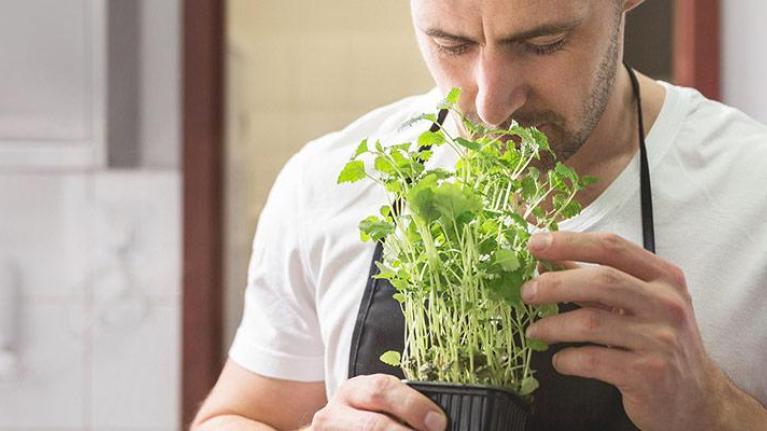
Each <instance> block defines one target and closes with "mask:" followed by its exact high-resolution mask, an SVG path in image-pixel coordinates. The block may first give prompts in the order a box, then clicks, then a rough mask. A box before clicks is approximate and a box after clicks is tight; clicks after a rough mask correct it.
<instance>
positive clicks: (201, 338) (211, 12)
mask: <svg viewBox="0 0 767 431" xmlns="http://www.w3.org/2000/svg"><path fill="white" fill-rule="evenodd" d="M225 3H226V1H225V0H183V1H182V8H183V10H182V14H181V15H182V17H183V18H182V19H183V23H182V29H183V30H182V33H183V36H182V37H183V48H182V55H183V60H182V65H183V68H182V74H183V77H182V81H183V95H182V100H183V102H182V109H183V115H182V116H183V119H182V123H183V138H182V139H183V148H182V160H183V162H182V163H183V172H182V178H183V180H182V182H183V185H182V188H183V191H182V194H183V215H182V218H183V228H182V232H183V237H182V238H183V240H182V241H183V251H182V253H183V261H182V274H183V275H182V283H183V285H182V337H181V338H182V346H181V352H182V353H181V412H180V414H181V424H182V429H187V428H188V426H189V423H190V422H191V421H192V419H193V418H194V414H195V413H196V411H197V409H198V408H199V405H200V403H201V402H202V401H203V400H204V399H205V397H206V396H207V394H208V392H209V391H210V389H211V388H212V387H213V385H214V383H215V382H216V379H217V378H218V375H219V373H220V372H221V366H222V363H223V358H222V346H223V345H222V337H223V293H222V290H223V288H224V284H223V258H222V256H223V240H224V238H223V233H224V230H223V222H224V217H223V194H224V187H223V181H224V177H223V170H224V166H223V161H224V118H225V117H224V115H225V113H224V106H225V105H224V66H225V65H224V36H225V27H224V7H225Z"/></svg>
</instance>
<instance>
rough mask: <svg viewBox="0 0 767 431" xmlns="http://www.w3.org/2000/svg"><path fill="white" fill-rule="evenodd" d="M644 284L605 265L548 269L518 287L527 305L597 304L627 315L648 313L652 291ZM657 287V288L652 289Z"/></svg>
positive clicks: (651, 306)
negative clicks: (624, 312) (553, 270)
mask: <svg viewBox="0 0 767 431" xmlns="http://www.w3.org/2000/svg"><path fill="white" fill-rule="evenodd" d="M645 285H646V283H645V282H643V281H641V280H638V279H636V278H634V277H632V276H631V275H629V274H626V273H623V272H620V271H618V270H617V269H615V268H611V267H608V266H584V267H580V268H577V269H570V270H567V271H559V272H548V273H545V274H541V275H540V276H538V277H537V278H535V279H533V280H531V281H529V282H527V283H525V284H524V285H523V286H522V300H523V301H525V302H526V303H527V304H535V305H540V304H558V303H563V302H575V303H597V304H602V306H603V307H604V308H608V309H616V310H618V309H623V310H626V311H627V312H628V313H630V314H637V315H652V314H653V313H654V311H653V303H654V300H653V298H652V294H653V290H651V289H648V288H646V287H645ZM656 290H657V289H656Z"/></svg>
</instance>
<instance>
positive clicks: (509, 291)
mask: <svg viewBox="0 0 767 431" xmlns="http://www.w3.org/2000/svg"><path fill="white" fill-rule="evenodd" d="M523 275H524V274H523V271H521V270H517V271H514V272H502V273H501V274H500V277H498V278H495V279H492V280H490V281H489V282H488V283H487V284H486V286H487V287H488V288H489V289H490V292H491V294H492V295H493V296H494V297H495V298H496V299H500V300H502V301H504V302H506V303H507V304H509V305H511V306H513V307H518V306H521V305H522V296H521V294H520V289H521V287H522V283H523V282H524V277H523Z"/></svg>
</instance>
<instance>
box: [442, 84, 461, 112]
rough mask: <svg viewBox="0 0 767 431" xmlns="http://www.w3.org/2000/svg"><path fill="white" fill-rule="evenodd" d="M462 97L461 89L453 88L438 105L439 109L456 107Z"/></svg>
mask: <svg viewBox="0 0 767 431" xmlns="http://www.w3.org/2000/svg"><path fill="white" fill-rule="evenodd" d="M460 98H461V89H460V88H453V89H451V90H450V92H449V93H447V96H445V100H443V101H442V102H441V103H440V104H439V105H438V106H437V107H438V108H439V109H451V108H454V107H455V105H457V104H458V100H460Z"/></svg>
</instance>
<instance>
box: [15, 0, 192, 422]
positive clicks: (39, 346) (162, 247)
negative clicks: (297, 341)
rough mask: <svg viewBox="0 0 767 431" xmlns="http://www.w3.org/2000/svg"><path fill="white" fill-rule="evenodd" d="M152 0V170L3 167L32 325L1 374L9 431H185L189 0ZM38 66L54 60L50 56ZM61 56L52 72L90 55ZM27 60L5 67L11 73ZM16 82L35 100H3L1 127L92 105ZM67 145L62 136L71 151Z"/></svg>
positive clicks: (147, 25)
mask: <svg viewBox="0 0 767 431" xmlns="http://www.w3.org/2000/svg"><path fill="white" fill-rule="evenodd" d="M96 1H99V0H81V1H80V2H79V3H80V4H83V2H96ZM117 1H122V0H117ZM141 1H142V6H143V9H142V13H141V15H140V19H139V21H140V23H139V24H140V26H139V28H140V41H141V49H139V63H140V64H139V66H140V67H138V68H137V69H138V70H140V71H141V76H140V79H139V80H138V81H137V82H139V83H140V87H139V88H138V89H137V91H138V97H139V100H138V117H139V118H140V120H139V121H138V124H139V125H140V126H139V127H140V130H138V131H137V133H136V136H138V137H139V138H138V139H139V140H140V142H136V143H135V145H134V146H135V147H137V148H141V150H140V153H141V158H140V162H139V163H140V166H139V167H138V168H137V169H131V170H125V169H122V170H115V169H110V168H109V167H108V166H107V167H104V166H98V165H94V166H82V167H71V166H70V167H66V168H63V169H59V168H57V167H56V166H55V165H48V166H46V167H45V168H44V169H41V168H40V167H35V166H24V165H19V166H5V165H3V166H0V293H1V291H2V289H5V290H6V291H7V290H8V286H11V285H12V286H15V287H16V288H18V289H19V290H20V293H21V299H20V301H19V302H18V303H17V304H13V308H14V309H15V310H17V311H18V315H19V319H18V321H17V323H18V333H17V334H18V336H17V337H16V338H17V342H16V343H14V345H13V346H12V351H13V355H14V356H15V357H16V358H17V360H18V363H19V365H20V369H19V370H17V372H14V373H6V374H3V370H1V369H0V430H3V431H32V430H35V431H37V430H41V429H50V430H57V431H86V430H88V431H107V430H110V431H111V430H118V429H119V430H120V431H161V430H163V431H165V430H176V429H179V421H178V418H179V409H180V402H179V388H180V370H179V362H180V359H179V357H180V340H181V334H180V272H181V271H180V249H181V238H180V229H181V227H180V220H181V210H180V195H181V193H180V191H181V190H180V168H179V157H178V153H179V149H180V138H179V136H180V131H179V124H180V109H179V92H180V88H179V87H180V84H179V73H178V72H179V66H178V64H179V45H180V43H179V38H180V34H179V25H178V20H179V9H180V0H162V1H156V0H141ZM56 3H58V0H25V1H24V2H15V1H9V0H0V5H2V6H0V9H2V11H3V12H2V13H3V14H4V15H5V16H6V17H7V16H9V15H10V16H12V15H13V14H14V13H16V12H19V11H22V12H24V11H28V10H29V9H30V8H32V9H35V8H36V10H37V11H38V12H39V13H40V14H41V16H43V17H44V18H45V19H50V20H52V22H56V20H57V17H56V16H46V15H45V11H46V10H50V9H47V8H50V7H52V6H53V5H55V4H56ZM68 4H69V5H71V3H68ZM19 5H23V7H21V6H19ZM22 9H23V10H22ZM73 10H77V8H74V9H73ZM33 24H35V25H36V27H35V32H36V33H39V34H41V35H45V34H46V33H45V32H46V31H51V29H53V28H60V27H62V26H58V27H57V26H55V25H50V26H48V25H44V24H45V22H44V19H43V20H42V21H36V22H34V23H33ZM69 28H70V29H72V31H77V28H76V27H74V26H69ZM57 31H64V32H66V31H65V30H57ZM48 36H50V35H48ZM61 36H62V37H70V36H71V37H72V39H73V40H74V38H75V36H72V35H70V34H62V35H61ZM30 37H35V36H30ZM40 37H41V38H42V37H43V36H40ZM11 43H25V44H26V43H29V46H33V45H34V43H33V41H27V40H22V42H18V41H13V40H9V39H3V40H0V55H2V52H3V48H4V47H5V46H10V45H4V44H11ZM17 46H18V45H17ZM6 52H7V51H6ZM29 55H30V58H33V56H34V55H36V52H35V51H31V53H30V54H29ZM37 58H38V59H42V60H45V59H52V58H54V56H48V55H47V54H45V53H44V52H43V53H42V54H40V56H39V57H37ZM55 60H56V62H58V63H56V62H54V63H53V64H51V66H50V67H52V68H56V67H61V66H62V65H63V66H66V65H67V62H68V61H70V62H72V61H77V59H75V58H74V57H72V56H64V57H63V58H56V59H55ZM23 66H24V65H23V64H20V63H11V64H8V63H5V64H2V66H0V72H2V71H7V70H14V68H15V69H16V70H17V71H19V70H22V69H23ZM70 66H73V67H70V68H69V69H68V70H76V67H74V65H70ZM39 67H42V66H39ZM32 71H33V72H37V71H39V72H40V75H44V74H45V73H49V72H50V70H45V69H34V68H33V70H32ZM15 76H16V77H17V78H18V82H15V83H14V85H17V86H20V87H18V88H16V89H14V90H16V92H15V93H14V94H17V95H22V96H24V94H26V95H27V96H25V97H26V98H23V97H22V99H21V101H22V102H23V103H22V102H19V103H14V104H9V105H3V109H0V124H12V121H13V118H20V117H23V116H24V115H27V114H29V112H30V111H29V110H27V111H24V109H25V107H27V106H31V107H32V108H35V107H41V106H43V107H44V106H45V102H46V100H47V99H49V98H51V95H53V94H58V93H59V92H61V93H62V94H65V95H66V96H67V99H56V100H59V101H60V103H61V104H65V105H66V104H67V103H71V102H69V100H81V99H83V98H84V96H83V95H81V94H77V93H76V91H77V88H76V87H72V86H67V85H66V83H65V84H56V85H55V86H54V87H53V88H51V89H50V91H28V92H27V91H25V90H26V88H25V86H26V87H27V88H29V89H30V90H31V89H32V88H33V87H32V86H33V85H34V80H29V81H24V76H25V75H24V73H21V72H19V73H17V74H16V75H15ZM83 79H84V80H87V79H88V77H84V78H83ZM5 85H8V81H6V80H0V94H8V92H9V91H10V89H8V88H5V87H4V86H5ZM73 91H74V92H75V93H74V94H73V93H72V92H73ZM35 97H37V99H35ZM56 106H58V105H56ZM59 112H61V113H64V114H66V113H67V112H68V111H67V110H66V109H62V110H58V111H51V112H50V113H46V115H52V116H54V117H55V119H58V120H61V121H63V122H65V123H66V124H75V125H77V122H78V121H80V118H81V117H83V116H82V115H81V116H79V117H72V116H71V115H70V116H69V117H65V116H63V115H59V116H57V115H58V113H59ZM86 112H87V110H86ZM4 120H5V123H4V122H3V121H4ZM14 124H15V123H14ZM102 126H104V125H103V124H102ZM107 126H108V125H107ZM75 129H76V128H75ZM0 130H2V129H0ZM67 130H68V129H67ZM73 130H74V129H73ZM78 130H79V129H78ZM37 132H38V130H37V129H35V128H32V130H31V131H29V132H28V133H29V134H36V133H37ZM17 135H18V134H17ZM4 138H8V136H0V146H1V144H2V142H3V139H4ZM13 138H19V136H13ZM21 138H24V136H21ZM65 138H66V137H65V136H62V135H58V136H55V135H54V136H53V137H52V138H51V139H52V142H54V143H56V144H57V145H59V144H60V145H61V147H66V145H67V140H66V139H65ZM22 140H23V139H22ZM0 149H1V148H0ZM3 298H8V296H3V295H0V301H10V299H3ZM1 305H4V304H0V306H1ZM5 305H7V304H5ZM0 310H2V307H0ZM0 322H2V319H0ZM0 331H2V328H0ZM2 340H3V335H2V333H0V344H2V343H1V342H2ZM0 348H2V346H1V345H0ZM0 368H2V364H0Z"/></svg>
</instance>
